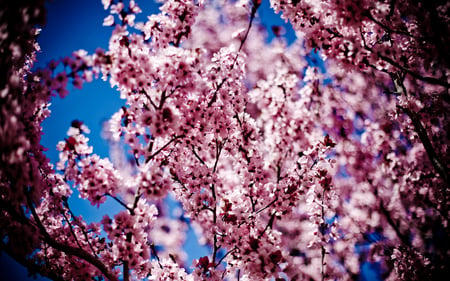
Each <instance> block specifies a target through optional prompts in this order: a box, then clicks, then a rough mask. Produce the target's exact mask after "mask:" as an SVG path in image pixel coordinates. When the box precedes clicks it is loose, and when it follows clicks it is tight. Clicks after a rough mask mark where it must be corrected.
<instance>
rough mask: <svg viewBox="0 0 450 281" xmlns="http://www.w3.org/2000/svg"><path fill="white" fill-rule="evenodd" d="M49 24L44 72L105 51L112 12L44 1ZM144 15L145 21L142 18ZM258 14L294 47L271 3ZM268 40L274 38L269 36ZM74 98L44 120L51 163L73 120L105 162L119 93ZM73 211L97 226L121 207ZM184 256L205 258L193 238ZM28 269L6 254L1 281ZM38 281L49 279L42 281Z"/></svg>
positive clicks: (91, 1) (152, 9)
mask: <svg viewBox="0 0 450 281" xmlns="http://www.w3.org/2000/svg"><path fill="white" fill-rule="evenodd" d="M46 2H47V3H46V8H47V24H46V26H45V27H44V28H43V29H42V32H41V34H40V36H39V39H38V42H39V45H40V47H41V50H42V51H41V52H40V53H38V55H37V62H36V63H35V67H45V66H46V65H47V63H48V62H50V61H51V60H58V59H60V58H63V57H65V56H69V55H70V54H71V53H72V52H73V51H76V50H79V49H84V50H86V51H88V52H89V53H93V52H94V51H95V49H96V48H97V47H101V48H103V49H106V48H107V46H108V40H109V35H110V32H111V30H112V28H110V27H104V26H102V23H103V19H104V18H105V17H106V16H107V15H108V12H107V11H105V10H104V9H103V5H102V4H101V1H100V0H77V1H73V0H53V1H46ZM137 3H138V4H139V6H140V7H141V8H142V10H143V11H144V15H149V14H152V13H156V12H158V8H157V5H155V4H154V2H153V1H152V0H140V1H139V0H138V1H137ZM144 15H143V16H144ZM259 15H260V17H261V19H262V22H263V24H264V26H266V27H267V28H268V29H269V30H270V27H271V26H272V25H283V26H285V29H286V30H287V34H286V36H287V37H288V40H289V41H290V42H292V41H293V40H294V32H293V31H292V29H290V28H289V26H288V25H287V24H285V23H284V21H282V20H281V19H280V18H279V16H277V15H275V14H274V13H273V12H272V11H271V10H270V8H269V1H268V0H263V3H262V5H261V8H260V11H259ZM269 36H270V37H269V40H270V39H271V38H272V37H273V35H272V33H271V32H269ZM69 91H70V94H69V95H68V96H67V97H66V98H64V99H61V98H59V97H57V98H54V99H53V100H52V106H51V108H50V109H51V111H52V114H51V116H50V117H49V118H48V119H47V120H45V121H44V123H43V124H42V125H43V132H44V134H43V135H42V139H41V143H42V144H43V145H44V146H45V147H47V148H49V150H48V151H47V153H46V154H47V156H48V157H49V158H50V160H51V162H53V163H56V162H57V161H58V152H57V151H56V144H57V143H58V141H60V140H63V139H64V137H66V132H67V129H68V128H69V126H70V123H71V121H72V120H75V119H77V120H81V121H83V122H84V123H85V124H86V125H87V126H88V127H89V128H90V129H91V133H90V134H89V135H88V137H89V139H90V144H91V145H92V146H94V153H96V154H98V155H100V156H101V157H108V154H109V153H108V152H109V148H108V145H107V142H106V141H104V140H103V139H102V137H101V128H102V123H103V122H104V121H106V120H108V119H109V118H110V116H111V115H112V114H113V113H114V112H116V111H117V110H118V109H119V108H120V106H121V105H122V104H123V102H122V100H120V99H119V95H118V93H117V91H116V90H115V89H111V87H110V85H109V83H108V82H104V81H102V80H94V81H93V82H91V83H85V84H84V86H83V89H81V90H72V89H71V86H69ZM71 200H73V201H72V202H71V206H72V208H73V211H74V213H75V214H82V215H83V217H84V218H85V219H86V220H87V221H99V220H100V219H101V217H102V216H103V215H104V214H106V213H108V214H114V213H115V212H116V211H117V210H118V209H119V208H120V206H118V205H117V203H115V202H114V201H111V200H109V201H107V202H106V203H105V204H104V205H102V206H101V208H100V209H96V208H95V207H92V206H91V205H90V204H89V203H88V202H85V201H82V200H77V199H71ZM185 248H186V251H187V252H188V254H189V259H188V260H189V262H190V260H192V259H193V258H199V257H201V256H203V255H207V252H206V251H205V249H203V248H201V247H199V246H198V245H197V244H196V242H195V237H193V235H192V234H191V235H189V237H188V243H187V245H186V247H185ZM27 275H28V274H27V270H26V269H25V268H23V267H21V266H20V265H18V264H17V263H16V262H15V261H14V260H12V259H11V258H9V257H8V256H7V255H6V254H2V255H1V256H0V276H1V278H2V280H3V281H12V280H36V279H32V278H29V277H27ZM37 280H48V279H46V278H42V277H38V279H37Z"/></svg>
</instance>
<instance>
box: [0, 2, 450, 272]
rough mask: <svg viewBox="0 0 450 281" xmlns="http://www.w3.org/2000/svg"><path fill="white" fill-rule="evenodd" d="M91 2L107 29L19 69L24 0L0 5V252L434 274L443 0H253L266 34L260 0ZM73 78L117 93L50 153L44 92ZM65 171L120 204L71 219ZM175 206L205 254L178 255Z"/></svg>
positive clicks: (75, 261)
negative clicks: (274, 22) (148, 7)
mask: <svg viewBox="0 0 450 281" xmlns="http://www.w3.org/2000/svg"><path fill="white" fill-rule="evenodd" d="M102 3H103V5H104V8H105V9H107V10H108V11H110V15H109V16H108V17H106V18H105V19H104V25H106V26H112V30H113V31H112V34H111V37H110V41H109V47H108V48H107V49H106V50H101V49H98V50H97V51H96V52H95V53H93V54H88V53H87V52H85V51H83V50H80V51H76V52H74V53H73V54H72V56H69V57H66V58H64V59H61V60H60V61H53V62H51V63H50V64H49V65H48V67H46V68H44V69H38V70H32V66H33V62H34V60H35V52H36V51H38V50H39V46H38V45H37V44H36V36H38V33H37V30H36V26H42V25H43V24H44V22H45V10H44V3H43V1H22V2H20V3H19V4H13V2H11V1H9V2H8V3H2V4H1V5H2V7H1V12H0V21H1V29H0V30H1V37H0V38H1V39H0V52H1V54H2V55H1V56H0V65H1V66H2V67H1V70H0V71H1V76H0V104H1V111H0V114H1V118H0V158H1V161H0V167H1V169H0V212H1V216H0V225H1V227H0V233H1V238H2V239H1V244H0V245H1V248H0V249H1V251H2V252H6V253H7V254H8V255H10V256H11V257H12V258H14V259H15V260H16V261H18V262H19V263H21V264H22V265H24V266H26V267H27V268H28V270H29V271H30V273H32V274H36V273H39V274H41V275H43V276H47V277H49V278H51V279H54V280H358V279H361V278H362V276H363V274H364V267H365V266H366V265H376V266H377V267H378V270H377V274H378V275H379V276H378V277H377V278H378V279H386V280H434V279H436V280H437V279H439V278H440V277H441V276H443V275H444V276H445V274H448V273H449V272H448V271H449V270H448V269H449V262H448V260H449V257H450V254H449V251H450V249H449V242H448V241H449V239H448V238H449V226H448V217H449V211H450V204H449V202H450V201H449V199H450V198H449V181H450V180H449V172H448V162H449V161H448V160H449V158H450V150H449V147H448V146H449V143H450V141H449V140H450V135H449V132H450V128H449V114H448V112H449V107H450V106H449V103H450V99H449V97H450V96H449V84H450V82H449V77H448V76H449V73H450V72H449V64H450V60H449V54H450V50H449V42H448V32H449V29H450V26H449V17H448V14H450V13H449V8H450V4H449V3H448V2H447V1H439V0H436V1H419V0H417V1H402V0H390V1H388V0H379V1H364V0H360V1H356V0H332V1H321V0H315V1H307V0H303V1H302V0H287V1H286V0H272V1H271V5H272V7H273V8H274V10H275V11H276V12H279V13H280V14H281V16H282V17H283V18H284V19H286V20H287V21H289V22H290V23H291V24H292V26H293V28H294V29H295V31H296V32H297V36H298V39H297V40H296V41H295V42H294V43H292V44H290V45H288V44H287V42H286V41H285V40H284V39H283V38H282V37H281V36H280V33H281V32H280V29H279V28H277V27H274V28H273V31H274V33H275V34H276V35H277V37H276V38H275V39H274V40H272V42H270V43H267V41H266V36H267V31H266V30H265V29H264V28H262V25H261V22H260V21H259V17H258V9H259V8H260V5H261V0H253V1H248V0H238V1H223V0H217V1H191V0H167V1H163V2H162V3H161V4H162V5H161V8H160V13H159V14H154V15H149V16H148V17H147V18H146V21H144V22H139V21H137V20H136V15H137V14H139V13H142V11H141V9H140V8H139V6H138V3H135V2H134V1H133V0H131V1H114V0H102ZM314 54H316V55H314ZM317 55H320V57H321V59H322V60H323V62H318V63H314V62H313V61H312V60H314V59H316V60H317V59H318V57H317ZM322 64H323V66H322ZM93 79H104V80H106V81H108V82H109V83H110V84H111V86H112V88H113V90H112V91H114V92H116V93H117V94H118V95H120V97H121V98H122V99H123V106H122V107H121V108H118V109H117V112H116V113H115V114H114V115H113V116H111V119H110V120H109V121H108V123H107V125H106V126H105V128H104V135H105V137H106V138H107V139H108V140H109V141H110V143H111V146H112V147H113V148H114V150H113V153H112V155H111V157H110V158H100V157H99V156H98V155H96V154H94V153H93V151H94V150H93V147H92V146H90V145H89V139H88V134H89V129H88V128H87V126H86V125H85V124H84V123H83V122H82V121H80V120H74V121H73V122H72V124H71V126H70V128H69V129H68V132H67V136H66V137H65V138H64V139H63V136H62V140H61V141H60V142H59V144H58V146H57V150H58V151H59V153H60V157H59V159H60V160H59V162H58V163H55V165H53V164H52V163H50V161H49V160H48V158H47V157H46V156H45V154H44V151H45V150H46V149H54V148H44V147H43V146H42V145H41V144H40V136H41V134H42V127H41V123H42V121H43V120H44V119H45V118H47V117H48V116H49V115H50V108H49V102H50V100H51V98H52V97H54V96H60V97H65V96H66V95H67V94H69V90H70V89H71V88H72V87H75V88H81V87H82V86H83V83H85V82H90V81H92V80H93ZM127 157H131V158H132V159H133V161H132V162H129V161H127V160H124V159H127ZM74 190H78V194H79V195H80V197H81V198H82V199H84V200H87V201H89V202H90V203H91V204H92V205H94V206H100V205H101V204H103V203H104V202H105V201H106V200H107V199H108V198H109V199H110V200H115V201H116V202H118V203H119V205H120V206H121V210H119V211H118V212H117V213H115V214H105V216H104V217H103V219H102V220H101V221H98V222H93V223H87V222H86V221H85V220H84V219H83V217H82V216H81V214H77V213H74V212H73V210H72V209H71V205H70V200H69V199H70V198H71V196H74V195H73V193H74ZM168 197H173V198H175V200H176V201H177V202H179V204H180V206H182V213H180V214H179V217H175V218H174V217H173V216H171V215H170V214H168V212H167V211H166V208H164V205H165V204H167V198H168ZM188 225H190V226H192V227H193V228H195V229H196V230H197V233H198V235H199V240H200V242H201V243H203V244H205V245H207V246H208V247H209V249H210V253H209V255H207V256H203V257H200V258H199V259H198V260H193V261H189V260H187V259H186V257H187V256H186V253H185V252H184V250H183V244H184V242H185V235H186V231H187V227H188Z"/></svg>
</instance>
